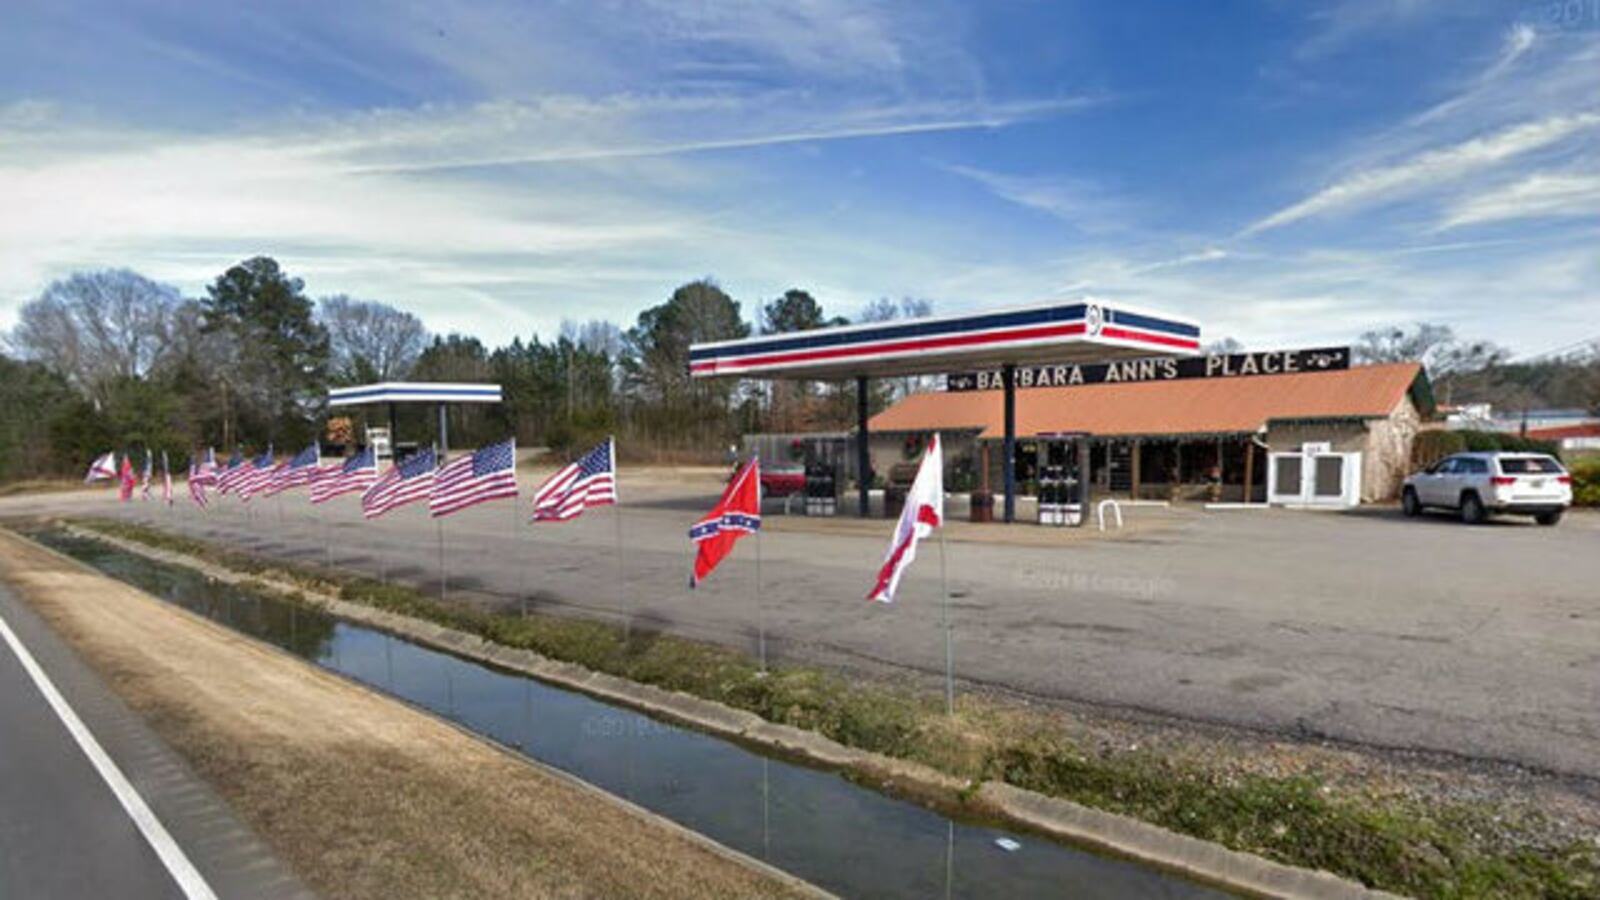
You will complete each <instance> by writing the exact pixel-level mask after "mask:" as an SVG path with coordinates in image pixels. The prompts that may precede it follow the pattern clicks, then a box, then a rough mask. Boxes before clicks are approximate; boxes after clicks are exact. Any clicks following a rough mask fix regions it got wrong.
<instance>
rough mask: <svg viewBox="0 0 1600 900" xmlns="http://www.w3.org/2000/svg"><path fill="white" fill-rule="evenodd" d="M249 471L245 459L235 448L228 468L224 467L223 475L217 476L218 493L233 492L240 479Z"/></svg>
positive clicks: (229, 459)
mask: <svg viewBox="0 0 1600 900" xmlns="http://www.w3.org/2000/svg"><path fill="white" fill-rule="evenodd" d="M248 471H249V469H246V468H245V465H244V457H243V456H240V455H239V448H238V447H235V448H233V455H232V456H230V457H228V464H227V466H225V467H223V469H222V474H220V475H219V476H217V493H219V494H226V493H228V492H229V491H232V490H233V489H234V488H235V487H237V486H238V484H239V479H241V478H243V477H244V476H245V473H247V472H248Z"/></svg>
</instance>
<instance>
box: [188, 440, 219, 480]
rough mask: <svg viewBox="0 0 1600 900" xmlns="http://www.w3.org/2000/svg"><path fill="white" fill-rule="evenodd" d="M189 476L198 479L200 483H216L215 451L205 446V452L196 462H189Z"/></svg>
mask: <svg viewBox="0 0 1600 900" xmlns="http://www.w3.org/2000/svg"><path fill="white" fill-rule="evenodd" d="M189 468H190V477H191V478H198V479H200V483H201V484H211V485H214V484H216V483H217V451H216V450H215V449H213V448H211V447H207V448H206V454H205V455H204V456H202V457H200V460H199V462H198V463H194V462H191V464H190V466H189Z"/></svg>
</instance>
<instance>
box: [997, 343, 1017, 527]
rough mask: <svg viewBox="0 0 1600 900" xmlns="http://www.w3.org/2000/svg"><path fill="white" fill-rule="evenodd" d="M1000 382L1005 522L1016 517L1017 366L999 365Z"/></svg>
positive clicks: (1009, 364) (1001, 459)
mask: <svg viewBox="0 0 1600 900" xmlns="http://www.w3.org/2000/svg"><path fill="white" fill-rule="evenodd" d="M1000 382H1001V386H1002V387H1003V388H1004V391H1005V411H1006V412H1005V414H1006V438H1005V449H1004V450H1002V451H1001V457H1000V470H1001V471H1002V472H1004V473H1005V487H1006V510H1005V513H1006V515H1005V520H1006V524H1010V523H1012V522H1014V521H1016V518H1017V367H1016V366H1015V365H1012V364H1011V363H1006V364H1005V365H1004V366H1001V367H1000Z"/></svg>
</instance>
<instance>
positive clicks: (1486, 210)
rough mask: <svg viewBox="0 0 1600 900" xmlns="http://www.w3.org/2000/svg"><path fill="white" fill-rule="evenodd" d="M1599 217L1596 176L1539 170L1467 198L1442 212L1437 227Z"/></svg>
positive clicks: (1599, 184) (1599, 189)
mask: <svg viewBox="0 0 1600 900" xmlns="http://www.w3.org/2000/svg"><path fill="white" fill-rule="evenodd" d="M1570 216H1596V217H1600V175H1597V174H1594V173H1592V172H1539V173H1535V174H1533V175H1529V176H1528V177H1526V178H1523V179H1520V180H1518V181H1515V182H1512V183H1511V184H1506V185H1502V186H1500V187H1497V188H1495V189H1493V190H1489V191H1486V192H1484V193H1481V194H1477V195H1475V196H1471V197H1467V198H1465V199H1463V200H1461V201H1459V202H1457V203H1455V204H1454V205H1452V206H1451V207H1450V208H1449V209H1448V210H1447V211H1446V213H1445V216H1444V220H1443V221H1442V222H1441V223H1440V226H1439V227H1440V228H1442V229H1448V228H1458V227H1461V226H1464V225H1477V224H1481V223H1484V222H1502V221H1507V220H1511V219H1536V218H1548V217H1570Z"/></svg>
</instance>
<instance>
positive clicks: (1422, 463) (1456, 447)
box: [1411, 431, 1561, 469]
mask: <svg viewBox="0 0 1600 900" xmlns="http://www.w3.org/2000/svg"><path fill="white" fill-rule="evenodd" d="M1495 450H1504V451H1509V452H1512V453H1548V454H1550V455H1551V456H1555V457H1559V456H1560V455H1561V451H1560V449H1559V448H1558V447H1557V446H1556V444H1555V442H1554V441H1540V440H1535V439H1533V438H1526V437H1523V436H1522V435H1520V434H1510V433H1507V432H1503V431H1423V432H1419V433H1418V434H1417V437H1416V439H1415V440H1413V441H1412V442H1411V466H1412V468H1413V469H1426V468H1427V467H1429V466H1431V465H1433V464H1434V463H1436V462H1438V461H1439V460H1441V459H1444V458H1445V457H1446V456H1449V455H1450V454H1452V453H1462V452H1470V453H1488V452H1493V451H1495Z"/></svg>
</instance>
